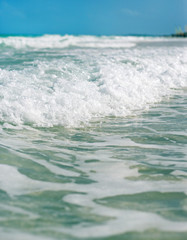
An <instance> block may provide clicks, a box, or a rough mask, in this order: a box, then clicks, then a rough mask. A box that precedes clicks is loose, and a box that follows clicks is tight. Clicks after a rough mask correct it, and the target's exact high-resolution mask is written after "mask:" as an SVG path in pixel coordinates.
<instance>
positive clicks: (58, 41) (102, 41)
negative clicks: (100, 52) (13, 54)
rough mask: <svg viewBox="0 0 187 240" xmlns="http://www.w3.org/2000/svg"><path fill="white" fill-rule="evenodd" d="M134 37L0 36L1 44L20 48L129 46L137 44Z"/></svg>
mask: <svg viewBox="0 0 187 240" xmlns="http://www.w3.org/2000/svg"><path fill="white" fill-rule="evenodd" d="M136 41H137V39H136V38H133V37H116V36H114V37H105V36H103V37H96V36H71V35H65V36H60V35H44V36H41V37H34V38H33V37H6V38H0V44H5V45H6V46H10V47H14V48H17V49H20V48H35V49H43V48H68V47H84V48H128V47H133V46H135V45H136Z"/></svg>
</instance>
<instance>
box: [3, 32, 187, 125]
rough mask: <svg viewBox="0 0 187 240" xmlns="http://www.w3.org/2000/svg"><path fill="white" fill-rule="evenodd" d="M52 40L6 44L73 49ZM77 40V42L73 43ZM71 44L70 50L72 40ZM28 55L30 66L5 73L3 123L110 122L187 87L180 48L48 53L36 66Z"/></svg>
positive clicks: (35, 60) (185, 59) (38, 58)
mask: <svg viewBox="0 0 187 240" xmlns="http://www.w3.org/2000/svg"><path fill="white" fill-rule="evenodd" d="M50 37H51V36H43V37H40V38H32V39H31V38H27V41H26V40H25V38H19V40H18V39H16V41H12V40H11V38H9V39H6V41H7V42H8V41H10V44H15V46H17V47H20V46H41V47H43V46H44V45H45V47H46V46H53V45H55V47H57V43H58V44H59V46H60V44H64V46H65V44H67V42H66V38H67V37H66V36H64V37H61V36H55V37H54V36H53V40H54V39H56V40H54V41H53V40H51V41H49V39H50ZM77 38H78V37H77ZM77 38H76V37H72V39H73V40H72V42H73V41H74V40H75V39H77ZM82 38H83V39H84V40H85V42H86V41H87V42H86V43H85V42H84V44H83V40H81V41H82V42H81V41H79V43H78V40H77V42H76V44H80V42H81V44H82V45H84V46H85V45H86V44H87V46H88V43H89V44H90V46H91V44H93V43H92V41H90V39H96V37H90V36H88V37H82ZM118 38H119V41H121V37H114V39H113V38H111V42H112V41H114V43H115V44H117V45H118V44H119V42H118ZM13 39H14V38H13ZM21 39H22V40H23V39H24V40H23V41H22V40H21ZM41 39H43V40H41ZM62 39H64V42H66V43H63V41H61V40H62ZM68 39H69V40H68V44H70V39H71V37H70V36H68ZM88 39H89V41H88ZM1 40H2V39H1ZM14 40H15V39H14ZM40 40H41V41H40ZM44 40H45V41H44ZM99 41H100V42H101V43H102V44H103V45H105V44H106V45H107V44H108V41H109V40H108V38H106V39H105V38H103V40H98V42H97V41H96V42H97V43H96V44H98V45H99V44H101V43H100V42H99ZM106 41H107V43H106ZM128 41H129V40H128ZM7 42H6V43H7ZM16 44H17V45H16ZM38 44H39V45H38ZM71 44H72V43H71ZM73 44H75V41H74V43H73ZM100 46H101V45H100ZM107 46H108V45H107ZM110 46H111V45H110ZM118 46H119V45H118ZM22 54H24V62H22V63H20V62H19V67H17V65H16V67H15V66H13V67H12V68H10V66H7V67H4V68H1V69H0V121H1V122H2V123H9V124H14V125H24V124H31V125H33V126H44V127H51V126H55V125H61V126H67V127H76V126H80V125H81V124H83V125H85V124H88V123H89V122H90V121H93V120H96V119H98V118H103V117H107V116H116V117H124V116H127V115H132V114H135V112H136V111H137V110H145V109H148V108H149V106H150V105H152V104H154V103H156V102H159V101H160V100H162V98H163V96H169V95H170V94H171V92H172V89H173V88H178V89H180V88H181V87H185V86H186V85H187V69H186V62H187V56H186V55H185V54H184V48H180V47H174V48H170V49H169V50H168V48H165V47H162V48H159V49H154V48H150V47H149V48H125V49H119V48H116V49H100V48H99V47H98V46H97V48H96V49H89V50H87V49H81V48H80V49H67V50H63V51H60V50H59V51H55V52H53V55H52V56H51V53H50V52H48V51H46V52H45V54H43V55H40V53H38V55H34V57H33V58H32V60H31V62H30V64H28V65H27V64H26V63H27V62H26V60H25V59H29V60H28V61H30V58H31V55H30V53H28V52H27V51H26V52H24V53H22ZM21 56H22V57H23V55H21ZM57 56H58V57H57ZM13 57H15V56H13ZM19 57H20V56H19Z"/></svg>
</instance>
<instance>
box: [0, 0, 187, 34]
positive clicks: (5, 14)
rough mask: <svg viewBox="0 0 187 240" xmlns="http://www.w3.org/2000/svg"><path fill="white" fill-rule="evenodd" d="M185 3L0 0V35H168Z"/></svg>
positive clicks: (185, 13) (184, 17) (185, 18)
mask: <svg viewBox="0 0 187 240" xmlns="http://www.w3.org/2000/svg"><path fill="white" fill-rule="evenodd" d="M185 24H187V0H0V34H91V35H93V34H94V35H115V34H117V35H123V34H170V33H173V32H174V31H175V28H176V27H178V26H181V27H182V28H184V25H185Z"/></svg>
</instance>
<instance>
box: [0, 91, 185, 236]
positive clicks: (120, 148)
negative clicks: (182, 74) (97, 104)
mask: <svg viewBox="0 0 187 240" xmlns="http://www.w3.org/2000/svg"><path fill="white" fill-rule="evenodd" d="M186 103H187V92H186V90H185V89H183V90H181V91H178V94H176V95H174V96H173V97H171V98H170V99H165V100H163V101H162V102H161V103H159V104H157V105H155V106H153V107H152V108H151V109H150V110H149V111H146V112H143V113H142V112H139V113H137V115H136V116H129V117H127V118H114V117H113V118H103V119H102V122H101V121H99V122H97V121H95V122H92V123H90V125H89V126H87V127H84V128H78V129H75V128H73V129H71V128H63V127H52V128H38V127H35V128H34V127H29V126H25V128H23V129H19V127H16V126H15V127H14V128H13V127H12V128H10V127H8V126H7V125H6V124H4V123H2V124H1V132H0V135H1V144H0V164H1V168H0V188H1V190H0V232H1V236H2V237H1V239H2V240H4V239H19V240H20V239H25V240H27V239H54V240H55V239H68V240H70V239H102V240H104V239H107V240H109V239H112V240H113V239H117V240H118V239H120V240H121V239H128V240H131V239H136V240H137V239H142V240H145V239H148V240H150V239H154V240H158V239H161V240H163V239H168V240H169V239H170V240H171V239H174V240H177V239H185V238H186V233H187V197H186V193H187V162H186V153H187V148H186V145H187V135H186V129H187V121H186V114H187V107H186V106H187V105H186ZM7 127H8V128H7Z"/></svg>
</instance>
